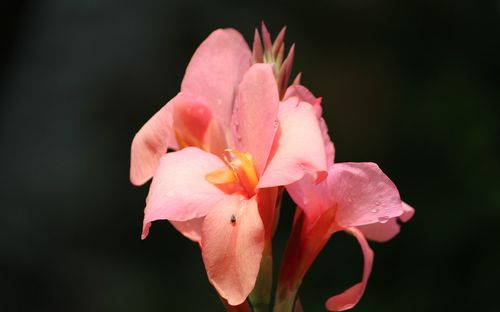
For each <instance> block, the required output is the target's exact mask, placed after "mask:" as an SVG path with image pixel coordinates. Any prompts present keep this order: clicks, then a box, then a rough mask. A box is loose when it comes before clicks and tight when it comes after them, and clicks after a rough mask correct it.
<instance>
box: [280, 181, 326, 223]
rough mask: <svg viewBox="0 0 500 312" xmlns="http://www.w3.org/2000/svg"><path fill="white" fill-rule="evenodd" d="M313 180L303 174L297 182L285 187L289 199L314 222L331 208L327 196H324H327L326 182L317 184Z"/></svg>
mask: <svg viewBox="0 0 500 312" xmlns="http://www.w3.org/2000/svg"><path fill="white" fill-rule="evenodd" d="M315 180H316V179H315V177H314V176H313V175H311V174H305V175H304V177H303V178H302V179H300V180H299V181H297V182H294V183H292V184H289V185H287V186H286V190H287V192H288V194H290V197H291V198H292V199H293V201H294V202H295V203H296V204H297V206H299V207H300V208H301V209H302V210H303V211H304V213H305V214H306V215H307V217H308V219H309V220H316V219H317V218H318V217H320V216H321V214H323V213H324V212H325V211H326V210H327V209H329V208H330V206H331V202H330V201H329V200H328V196H325V195H326V194H328V193H327V192H328V188H327V183H326V181H323V182H322V183H319V184H317V183H316V181H315Z"/></svg>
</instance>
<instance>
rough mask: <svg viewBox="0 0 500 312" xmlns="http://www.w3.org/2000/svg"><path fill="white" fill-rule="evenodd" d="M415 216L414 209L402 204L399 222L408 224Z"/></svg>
mask: <svg viewBox="0 0 500 312" xmlns="http://www.w3.org/2000/svg"><path fill="white" fill-rule="evenodd" d="M414 214H415V209H413V207H411V206H410V205H408V204H407V203H405V202H403V214H402V215H401V216H399V220H401V221H402V222H408V221H409V220H410V219H411V218H413V215H414Z"/></svg>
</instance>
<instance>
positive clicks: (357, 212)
mask: <svg viewBox="0 0 500 312" xmlns="http://www.w3.org/2000/svg"><path fill="white" fill-rule="evenodd" d="M286 94H287V95H288V96H298V97H300V98H302V99H307V101H309V102H310V103H311V105H312V106H313V107H315V110H316V112H317V113H318V115H317V117H318V118H320V116H321V107H320V106H319V104H320V100H318V99H316V98H315V97H314V96H313V95H312V94H311V93H310V92H309V91H308V90H307V89H306V88H305V87H303V86H300V85H297V86H291V87H290V88H289V89H288V90H287V93H286ZM287 95H285V97H287ZM325 127H326V126H325ZM322 133H323V138H324V142H325V151H327V153H328V155H327V158H328V161H329V163H330V167H329V169H328V177H327V179H326V180H324V181H323V182H322V183H319V184H317V183H316V182H315V180H314V178H313V177H311V176H305V177H304V178H303V179H301V180H300V181H298V182H296V183H293V184H291V185H288V186H287V191H288V192H289V194H290V195H291V197H292V198H293V200H294V201H295V203H296V204H297V205H298V208H299V209H297V210H296V214H295V218H294V223H293V228H292V234H291V237H290V239H289V242H288V245H287V248H286V251H285V255H284V259H285V260H284V262H283V263H282V268H281V272H280V277H279V284H278V291H277V299H276V306H275V311H291V308H292V306H293V304H294V300H295V296H296V293H297V291H298V288H299V286H300V284H301V282H302V279H303V277H304V275H305V273H306V272H307V270H308V269H309V267H310V266H311V265H312V263H313V262H314V260H315V259H316V257H317V256H318V254H319V253H320V252H321V250H322V249H323V247H324V246H325V244H326V243H327V241H328V240H329V239H330V237H331V235H333V234H334V233H336V232H338V231H346V232H348V233H350V234H352V235H353V236H354V237H355V238H356V239H357V241H358V243H359V244H360V246H361V250H362V252H363V255H364V270H363V271H364V272H363V277H362V280H361V282H359V283H357V284H355V285H354V286H352V287H351V288H349V289H347V290H346V291H344V292H343V293H341V294H339V295H336V296H333V297H331V298H329V299H328V300H327V302H326V308H327V309H328V310H329V311H343V310H347V309H350V308H352V307H354V306H355V305H356V304H357V302H358V301H359V300H360V298H361V296H362V295H363V292H364V290H365V287H366V284H367V281H368V277H369V275H370V272H371V268H372V263H373V252H372V250H371V249H370V247H369V246H368V243H367V241H366V238H368V239H371V240H375V241H379V242H382V241H387V240H389V239H391V238H392V237H394V236H395V235H396V234H397V233H398V232H399V228H400V226H399V224H398V220H400V221H402V222H406V221H408V220H409V219H410V218H411V217H412V216H413V213H414V210H413V208H411V207H410V206H409V205H407V204H406V203H404V202H402V201H401V199H400V196H399V192H398V190H397V188H396V186H395V185H394V184H393V183H392V181H391V180H390V179H389V178H388V177H387V176H386V175H385V174H384V173H383V172H382V171H381V170H380V168H379V167H378V166H377V165H376V164H374V163H333V160H334V159H333V156H334V150H333V144H332V143H331V141H330V140H329V138H328V134H327V131H326V128H324V129H322Z"/></svg>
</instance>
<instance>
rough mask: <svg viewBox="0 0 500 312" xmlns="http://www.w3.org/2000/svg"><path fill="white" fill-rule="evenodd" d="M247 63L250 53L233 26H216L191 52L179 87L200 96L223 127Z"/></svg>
mask: <svg viewBox="0 0 500 312" xmlns="http://www.w3.org/2000/svg"><path fill="white" fill-rule="evenodd" d="M250 64H251V52H250V49H249V47H248V45H247V43H246V42H245V40H244V39H243V37H242V36H241V34H240V33H239V32H237V31H236V30H234V29H218V30H216V31H214V32H212V33H211V34H210V35H209V36H208V38H207V39H205V41H203V43H202V44H201V45H200V46H199V47H198V49H197V50H196V52H195V53H194V55H193V57H192V58H191V61H190V62H189V65H188V67H187V69H186V74H185V75H184V79H183V81H182V85H181V90H182V91H184V92H187V93H190V94H194V95H196V96H200V97H203V99H204V101H205V102H206V103H208V104H209V105H210V106H211V107H212V108H213V112H214V116H215V118H217V120H218V121H219V123H220V125H221V127H222V128H223V129H226V128H227V127H229V121H230V118H231V112H232V109H233V99H234V96H235V92H236V89H237V87H238V84H239V83H240V81H241V78H242V77H243V74H244V73H245V71H246V70H247V69H248V68H249V67H250Z"/></svg>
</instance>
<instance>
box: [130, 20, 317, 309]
mask: <svg viewBox="0 0 500 312" xmlns="http://www.w3.org/2000/svg"><path fill="white" fill-rule="evenodd" d="M167 147H171V148H180V149H179V150H178V151H176V152H172V153H168V154H166V149H167ZM305 150H308V151H309V152H308V153H304V151H305ZM325 172H326V158H325V151H324V144H323V140H322V136H321V130H320V126H319V124H318V121H317V118H316V115H315V112H314V110H313V108H312V107H311V106H310V105H309V104H308V103H305V102H302V101H299V99H298V98H291V99H288V100H285V101H283V102H280V100H279V92H278V87H277V82H276V79H275V75H274V73H273V65H269V64H255V65H252V66H250V51H249V49H248V47H247V46H246V44H245V43H244V41H243V39H242V38H241V35H239V34H238V33H237V32H236V31H234V30H231V29H226V30H217V31H215V32H214V33H212V34H211V35H210V36H209V37H208V38H207V39H206V40H205V41H204V42H203V43H202V45H201V46H200V47H199V48H198V50H197V51H196V53H195V54H194V56H193V58H192V60H191V62H190V64H189V66H188V68H187V70H186V75H185V77H184V80H183V83H182V87H181V93H179V94H178V95H177V96H176V97H175V98H174V99H172V100H171V101H170V102H169V103H167V104H166V105H165V106H164V107H163V108H162V109H161V110H160V111H159V112H158V113H157V114H156V115H155V116H153V118H152V119H151V120H150V121H148V122H147V123H146V125H145V126H144V127H143V128H142V129H141V130H140V131H139V133H138V134H137V135H136V137H135V138H134V142H133V143H132V160H131V180H132V182H133V183H135V184H141V183H144V182H146V181H147V180H148V179H149V178H150V177H151V176H152V175H154V178H153V181H152V183H151V187H150V190H149V194H148V197H147V201H146V209H145V216H144V225H143V235H142V236H143V238H145V237H146V236H147V234H148V231H149V228H150V225H151V222H152V221H155V220H170V221H172V223H173V224H174V225H175V226H176V227H177V229H178V230H179V231H181V232H182V233H183V234H184V235H186V236H187V237H189V238H191V239H192V240H194V241H197V242H198V243H199V244H200V247H201V250H202V257H203V261H204V263H205V267H206V270H207V274H208V277H209V280H210V282H211V283H212V284H213V285H214V287H215V288H216V289H217V291H218V292H219V294H220V295H221V297H223V298H225V299H226V300H227V302H228V303H229V304H230V305H238V304H240V303H242V302H243V301H244V300H245V299H246V297H247V296H248V294H249V293H250V291H251V290H252V289H253V287H254V285H255V281H256V278H257V274H258V272H259V266H260V261H261V258H262V252H263V249H264V245H265V241H266V239H270V237H271V236H272V234H269V233H270V231H272V229H273V225H274V220H272V218H271V217H268V213H267V211H266V210H268V209H274V204H275V203H274V202H272V200H269V198H272V197H273V195H272V194H273V192H276V189H277V186H282V185H287V184H290V183H293V182H296V181H298V180H300V179H301V178H302V177H303V176H304V175H305V174H307V175H308V176H309V175H310V176H313V177H314V179H315V180H318V181H319V180H321V178H324V174H325ZM274 197H275V196H274ZM271 206H272V207H271ZM271 215H272V214H271Z"/></svg>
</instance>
